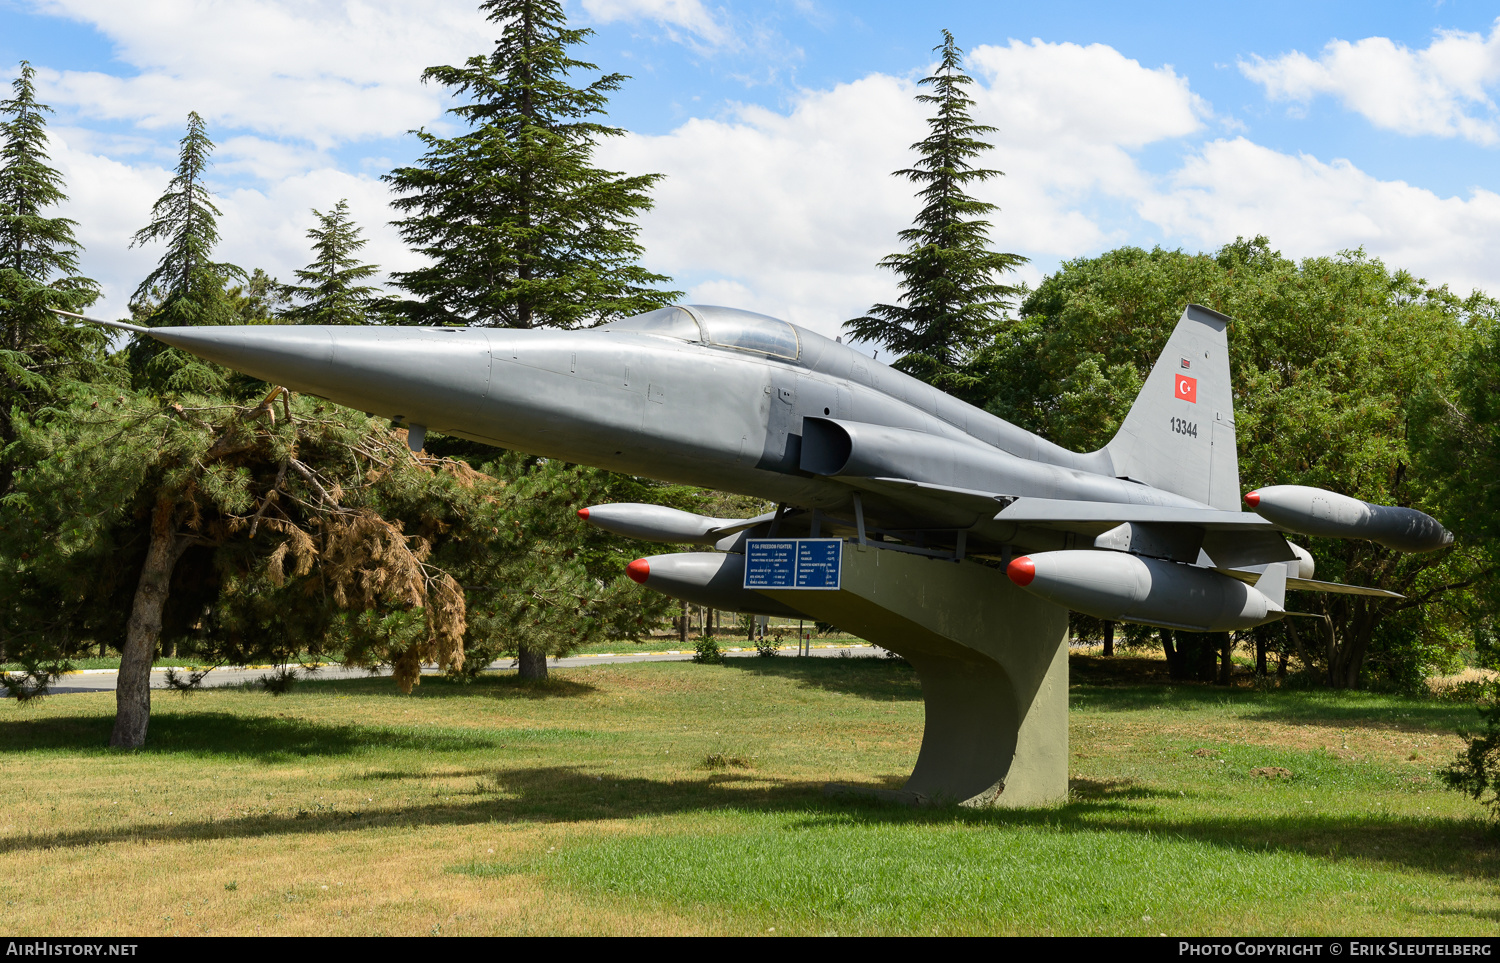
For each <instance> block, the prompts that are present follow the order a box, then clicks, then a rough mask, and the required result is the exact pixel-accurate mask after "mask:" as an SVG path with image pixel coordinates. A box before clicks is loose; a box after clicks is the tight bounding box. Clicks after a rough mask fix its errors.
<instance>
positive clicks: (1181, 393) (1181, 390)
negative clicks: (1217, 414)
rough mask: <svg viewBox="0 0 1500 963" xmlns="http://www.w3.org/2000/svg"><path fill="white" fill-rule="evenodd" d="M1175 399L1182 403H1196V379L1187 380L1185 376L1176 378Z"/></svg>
mask: <svg viewBox="0 0 1500 963" xmlns="http://www.w3.org/2000/svg"><path fill="white" fill-rule="evenodd" d="M1177 397H1179V398H1181V399H1182V400H1183V401H1191V402H1192V403H1193V404H1195V405H1196V404H1197V403H1198V379H1197V378H1189V377H1188V376H1187V375H1181V374H1180V375H1178V376H1177Z"/></svg>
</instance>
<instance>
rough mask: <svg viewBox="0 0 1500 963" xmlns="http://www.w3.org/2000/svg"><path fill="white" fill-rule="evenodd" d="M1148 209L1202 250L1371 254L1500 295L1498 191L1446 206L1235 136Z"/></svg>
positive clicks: (1186, 170)
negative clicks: (1266, 245)
mask: <svg viewBox="0 0 1500 963" xmlns="http://www.w3.org/2000/svg"><path fill="white" fill-rule="evenodd" d="M1140 209H1141V214H1142V216H1143V217H1145V218H1146V219H1148V220H1150V221H1151V222H1153V223H1156V224H1158V225H1160V226H1161V227H1162V228H1163V229H1165V230H1166V231H1168V232H1170V233H1171V234H1173V235H1175V236H1177V237H1180V238H1183V239H1184V240H1190V241H1192V242H1194V243H1196V244H1197V245H1199V246H1200V247H1201V248H1206V249H1212V248H1216V247H1218V246H1219V245H1222V244H1224V243H1225V242H1226V241H1229V240H1232V239H1234V238H1235V237H1237V236H1243V237H1254V236H1255V235H1257V234H1264V235H1266V236H1267V237H1269V238H1270V239H1271V242H1272V243H1273V244H1274V245H1275V246H1276V247H1277V248H1279V249H1280V250H1282V251H1283V253H1286V254H1288V255H1289V256H1294V257H1304V256H1309V255H1320V254H1323V255H1326V254H1333V253H1335V252H1337V251H1340V250H1348V249H1353V248H1357V247H1363V248H1364V249H1365V251H1366V252H1368V253H1370V254H1373V255H1376V256H1378V257H1380V258H1381V259H1383V260H1384V261H1385V262H1386V263H1387V264H1388V265H1389V266H1390V267H1392V268H1404V269H1406V270H1409V271H1411V272H1412V273H1414V274H1418V275H1421V276H1424V277H1426V278H1427V279H1428V280H1430V281H1431V282H1433V283H1434V284H1440V283H1446V284H1449V285H1450V286H1451V287H1452V288H1454V289H1455V290H1456V291H1458V292H1459V293H1463V294H1466V293H1468V291H1469V290H1471V289H1473V288H1476V287H1477V288H1486V289H1489V290H1490V291H1492V292H1493V291H1496V290H1497V288H1500V285H1497V283H1496V282H1497V281H1500V278H1497V277H1496V269H1495V260H1494V257H1493V255H1492V253H1491V252H1493V251H1494V250H1495V247H1496V245H1497V244H1500V195H1497V194H1495V193H1492V192H1490V191H1484V190H1475V191H1473V192H1472V193H1471V194H1470V195H1469V197H1468V198H1459V197H1439V196H1438V195H1436V194H1434V193H1433V192H1431V191H1428V190H1424V189H1422V188H1419V187H1413V186H1412V185H1410V184H1407V183H1405V182H1403V181H1383V180H1380V179H1378V178H1375V177H1372V176H1370V175H1369V174H1367V173H1365V172H1364V171H1361V170H1360V169H1358V168H1357V167H1355V166H1354V165H1353V164H1351V163H1349V162H1348V161H1345V160H1339V161H1334V162H1332V163H1325V162H1323V161H1320V160H1318V159H1316V158H1313V157H1308V156H1306V155H1298V156H1295V157H1294V156H1291V155H1289V154H1284V153H1281V152H1279V151H1274V150H1271V149H1269V148H1267V147H1262V146H1260V145H1258V144H1254V143H1251V142H1250V141H1249V140H1246V139H1245V138H1243V137H1237V138H1234V139H1232V140H1216V141H1213V142H1212V143H1209V144H1207V145H1205V146H1204V147H1203V149H1202V150H1201V151H1199V152H1197V153H1196V154H1194V155H1192V156H1191V157H1190V158H1189V159H1188V160H1187V162H1186V163H1184V164H1183V166H1182V167H1181V168H1180V169H1179V170H1178V171H1177V172H1176V173H1175V174H1174V175H1173V176H1172V178H1171V181H1170V183H1169V184H1168V185H1166V189H1165V190H1162V191H1160V192H1157V193H1153V194H1152V195H1150V196H1147V197H1145V198H1143V199H1142V200H1141V208H1140Z"/></svg>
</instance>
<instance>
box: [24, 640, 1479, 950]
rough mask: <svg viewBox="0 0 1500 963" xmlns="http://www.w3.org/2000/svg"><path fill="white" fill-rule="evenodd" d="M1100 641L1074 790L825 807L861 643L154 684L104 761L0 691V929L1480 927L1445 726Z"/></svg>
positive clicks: (883, 669) (847, 749) (888, 675)
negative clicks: (1112, 650) (768, 654)
mask: <svg viewBox="0 0 1500 963" xmlns="http://www.w3.org/2000/svg"><path fill="white" fill-rule="evenodd" d="M1100 661H1101V660H1096V659H1088V658H1078V659H1075V670H1076V671H1075V685H1074V687H1073V690H1072V714H1071V738H1072V748H1071V753H1072V759H1071V772H1072V777H1073V794H1072V799H1071V800H1070V801H1069V802H1068V803H1067V804H1064V805H1058V806H1055V807H1049V808H1043V809H1034V810H1025V811H998V812H968V811H958V810H926V811H912V810H905V809H898V808H890V807H885V806H881V805H877V804H858V803H849V802H844V801H832V800H827V799H825V798H824V797H823V795H822V787H823V785H824V783H826V782H829V781H838V782H844V783H854V784H865V785H872V786H882V787H897V786H899V785H900V784H901V782H902V781H903V779H904V778H905V776H906V774H907V773H908V771H909V770H910V767H911V764H912V762H913V760H914V759H915V757H916V751H917V746H918V742H919V740H920V737H921V726H922V703H921V699H920V693H919V688H918V684H917V680H916V677H915V675H914V674H913V673H912V672H911V670H910V669H909V668H907V667H905V666H904V665H903V664H900V663H895V662H891V661H888V660H884V659H877V658H861V659H802V660H799V659H795V658H792V657H789V656H784V657H781V658H777V659H740V660H731V661H730V662H729V663H727V664H725V665H724V666H698V665H692V664H686V663H652V664H634V665H597V666H589V667H587V668H578V669H565V670H554V673H553V675H554V677H553V679H552V680H551V681H550V682H548V683H547V684H545V685H527V684H523V683H521V682H520V680H518V679H515V678H514V677H492V678H485V679H483V680H481V681H480V682H477V683H474V684H472V685H462V684H458V683H452V682H448V681H445V680H440V679H426V680H424V681H423V683H422V685H421V686H419V687H418V688H417V690H416V691H415V692H414V693H413V695H412V696H410V697H405V696H402V695H400V694H399V692H398V691H397V690H396V689H395V687H394V686H393V685H392V684H391V683H390V681H389V680H387V679H361V680H350V681H345V682H326V683H319V682H311V683H303V684H301V685H299V686H298V687H297V688H296V689H294V690H293V691H292V692H291V693H290V694H289V695H286V696H283V697H280V698H273V697H271V696H268V695H265V694H261V693H255V692H247V691H241V690H224V691H216V692H203V693H196V694H193V695H188V696H182V695H177V694H165V693H155V694H154V712H153V718H152V723H151V732H150V746H149V748H148V749H146V750H144V751H141V752H137V753H121V752H115V751H111V750H109V749H107V748H105V747H104V744H105V742H106V741H107V739H108V735H109V729H110V725H111V723H112V719H113V710H114V699H113V696H112V695H111V694H101V695H69V696H56V697H52V698H49V699H46V700H43V701H42V702H41V703H40V704H32V705H27V706H22V705H17V704H16V703H14V702H6V703H3V704H0V752H3V753H4V756H3V758H4V759H5V762H6V764H7V777H6V779H5V781H4V784H3V788H0V794H3V800H4V804H3V806H0V897H3V899H4V902H5V906H4V913H5V917H6V920H7V922H8V923H9V924H10V925H9V927H8V928H9V929H10V931H11V932H14V933H27V934H43V933H46V934H117V933H134V934H144V935H152V934H171V933H181V934H197V933H205V932H206V933H226V934H227V933H250V934H253V933H267V934H271V933H296V934H345V933H348V934H380V933H390V934H425V933H451V934H514V933H659V934H671V933H765V934H770V933H774V934H775V935H783V934H821V933H840V934H855V933H932V932H938V933H1109V934H1143V935H1152V936H1155V935H1156V934H1158V933H1167V934H1170V935H1178V934H1189V933H1229V934H1252V933H1267V934H1284V933H1299V934H1301V933H1306V934H1320V933H1339V934H1419V933H1420V934H1485V935H1492V934H1494V933H1495V932H1496V931H1497V929H1500V892H1497V888H1496V882H1497V877H1500V834H1497V833H1496V832H1495V831H1494V830H1492V829H1490V828H1489V827H1488V825H1487V824H1486V822H1485V821H1484V819H1483V818H1482V817H1483V812H1482V810H1481V809H1480V808H1479V807H1478V806H1477V805H1476V804H1475V803H1473V802H1472V801H1470V800H1468V799H1467V798H1465V797H1461V796H1458V795H1456V794H1454V793H1451V792H1448V791H1446V790H1443V789H1442V788H1440V787H1439V785H1438V783H1437V782H1436V780H1435V779H1434V777H1433V775H1432V773H1433V770H1434V769H1435V768H1438V767H1440V766H1442V765H1443V764H1445V763H1446V762H1447V761H1448V760H1449V759H1451V758H1452V756H1453V754H1454V752H1455V751H1456V749H1457V747H1458V744H1459V743H1458V739H1457V738H1456V737H1455V736H1454V734H1453V733H1454V730H1455V729H1456V728H1457V727H1460V726H1463V725H1466V724H1469V722H1470V721H1471V719H1472V718H1473V714H1472V710H1470V709H1466V708H1464V707H1462V706H1456V705H1453V704H1448V703H1440V702H1435V701H1423V700H1415V699H1405V698H1401V697H1396V696H1386V695H1370V694H1363V693H1325V692H1306V691H1281V692H1255V691H1251V690H1246V689H1238V690H1224V689H1217V688H1215V687H1212V686H1202V687H1200V686H1175V687H1174V686H1167V685H1164V684H1159V683H1155V682H1151V681H1149V679H1148V681H1144V682H1142V681H1133V682H1131V683H1130V684H1122V683H1118V682H1115V681H1112V680H1113V679H1115V678H1118V677H1121V675H1124V676H1128V675H1130V673H1129V672H1128V671H1122V673H1115V672H1114V671H1113V670H1110V671H1103V670H1100V669H1099V668H1098V666H1099V664H1100ZM1130 661H1131V660H1118V661H1117V662H1116V663H1115V665H1116V666H1118V667H1119V668H1120V669H1121V670H1126V669H1127V663H1129V662H1130ZM1136 678H1137V679H1139V678H1140V675H1139V674H1136ZM1267 768H1279V769H1282V770H1286V771H1288V772H1289V773H1290V775H1280V774H1276V773H1272V774H1270V775H1257V774H1256V773H1255V770H1257V769H1267ZM773 928H774V929H773Z"/></svg>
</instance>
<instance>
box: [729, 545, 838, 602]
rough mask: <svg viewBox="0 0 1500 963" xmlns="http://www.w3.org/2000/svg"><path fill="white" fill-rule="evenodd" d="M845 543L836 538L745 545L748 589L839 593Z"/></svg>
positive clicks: (746, 583) (746, 586) (746, 584)
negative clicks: (830, 590) (818, 590)
mask: <svg viewBox="0 0 1500 963" xmlns="http://www.w3.org/2000/svg"><path fill="white" fill-rule="evenodd" d="M843 550H844V543H843V540H842V539H837V538H751V539H747V540H746V541H745V585H744V587H745V588H748V589H837V588H838V587H839V562H840V561H841V560H842V558H843Z"/></svg>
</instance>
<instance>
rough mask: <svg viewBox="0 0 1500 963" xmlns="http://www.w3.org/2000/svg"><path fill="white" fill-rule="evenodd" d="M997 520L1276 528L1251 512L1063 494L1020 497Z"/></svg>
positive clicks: (1215, 528) (1052, 525)
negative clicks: (1073, 497)
mask: <svg viewBox="0 0 1500 963" xmlns="http://www.w3.org/2000/svg"><path fill="white" fill-rule="evenodd" d="M995 521H997V522H1015V523H1017V524H1019V525H1034V526H1038V527H1043V528H1069V527H1073V526H1080V525H1088V526H1097V525H1102V526H1104V527H1105V528H1113V527H1114V526H1116V525H1120V524H1123V523H1125V522H1133V523H1136V524H1140V525H1192V526H1194V527H1195V528H1201V529H1204V530H1206V531H1234V532H1255V531H1260V532H1275V531H1280V529H1278V528H1277V527H1276V526H1275V525H1273V524H1271V523H1270V522H1268V521H1266V520H1265V519H1264V518H1261V517H1260V516H1259V515H1256V514H1253V513H1251V512H1226V511H1220V510H1219V509H1215V508H1174V507H1166V506H1161V505H1126V504H1123V503H1120V502H1084V501H1071V500H1068V499H1061V498H1017V499H1016V500H1015V501H1013V502H1011V504H1010V505H1009V506H1007V507H1006V508H1005V509H1004V510H1003V511H1001V512H1000V513H999V514H998V515H996V516H995Z"/></svg>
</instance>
